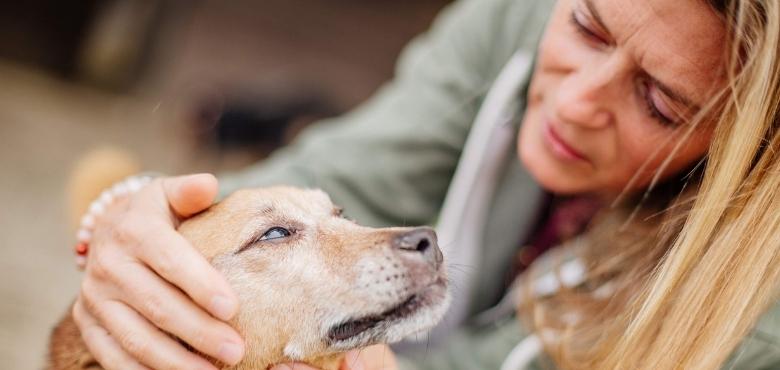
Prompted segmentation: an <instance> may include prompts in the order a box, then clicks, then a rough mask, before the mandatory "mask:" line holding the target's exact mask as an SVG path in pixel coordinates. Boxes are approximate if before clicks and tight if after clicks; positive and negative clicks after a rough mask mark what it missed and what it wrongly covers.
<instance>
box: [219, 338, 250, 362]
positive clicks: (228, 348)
mask: <svg viewBox="0 0 780 370" xmlns="http://www.w3.org/2000/svg"><path fill="white" fill-rule="evenodd" d="M218 355H219V359H220V360H222V361H223V362H226V363H228V364H231V365H235V364H237V363H238V362H239V361H241V358H242V357H244V349H243V348H242V347H241V346H240V345H238V344H235V343H233V342H225V343H222V346H220V347H219V354H218Z"/></svg>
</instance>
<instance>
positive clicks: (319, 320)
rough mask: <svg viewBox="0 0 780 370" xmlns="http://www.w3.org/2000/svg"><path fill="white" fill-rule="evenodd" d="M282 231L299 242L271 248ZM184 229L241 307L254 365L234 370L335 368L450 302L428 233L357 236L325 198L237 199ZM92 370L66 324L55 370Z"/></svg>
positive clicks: (270, 194) (270, 193) (53, 349)
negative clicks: (273, 234) (297, 364)
mask: <svg viewBox="0 0 780 370" xmlns="http://www.w3.org/2000/svg"><path fill="white" fill-rule="evenodd" d="M275 227H282V228H284V229H286V230H289V231H290V233H291V235H290V236H287V237H282V238H278V239H271V240H261V239H263V238H262V236H263V235H264V234H265V233H267V232H268V231H269V230H271V229H273V228H275ZM179 231H180V232H181V233H182V235H184V236H185V238H187V239H188V240H189V241H190V242H191V243H192V244H193V245H194V246H195V248H197V249H198V250H199V251H200V252H201V253H202V254H203V255H204V256H205V257H206V258H207V259H208V260H209V261H210V262H211V263H212V265H213V266H215V267H216V268H217V269H218V270H219V271H220V272H221V273H222V274H224V276H225V277H226V278H227V279H228V281H229V283H230V284H231V286H232V287H233V289H234V290H235V292H236V293H237V295H238V297H239V300H240V311H239V314H238V315H237V316H236V317H235V318H234V319H233V320H232V321H231V322H230V324H231V325H232V326H233V327H235V328H236V329H237V330H238V331H239V332H240V333H241V335H242V336H243V337H244V339H245V341H246V349H247V350H246V355H245V357H244V360H243V361H242V362H241V363H239V364H238V365H237V366H235V367H224V368H231V369H266V368H268V367H269V366H271V365H273V364H276V363H280V362H288V361H302V362H307V363H310V364H312V365H314V366H317V367H320V368H322V369H326V370H335V369H337V368H338V366H339V363H340V361H341V358H342V357H343V352H344V351H347V350H350V349H353V348H358V347H363V346H366V345H369V344H374V343H381V342H394V341H398V340H400V339H402V338H403V337H405V336H408V335H410V334H413V333H417V332H421V331H424V330H427V329H429V328H430V327H432V326H433V325H434V324H435V323H436V322H437V321H438V320H439V319H440V318H441V317H442V316H443V314H444V312H445V310H446V307H447V305H448V303H449V294H448V292H447V284H446V277H445V273H444V267H443V264H442V258H441V252H440V251H439V249H438V246H437V245H436V241H435V234H434V233H433V232H432V231H431V230H430V229H427V228H386V229H373V228H367V227H363V226H359V225H357V224H356V223H354V222H352V221H350V220H348V219H345V218H343V217H341V212H340V210H339V209H338V208H337V207H335V206H334V205H333V204H332V203H331V201H330V199H329V198H328V196H327V195H326V194H325V193H323V192H322V191H319V190H302V189H296V188H290V187H273V188H261V189H252V190H242V191H238V192H236V193H234V194H233V195H231V196H229V197H228V198H226V199H225V200H224V201H222V202H220V203H219V204H217V205H215V206H212V207H211V208H210V209H209V210H207V211H206V212H203V213H201V214H199V215H197V216H195V217H193V218H190V219H188V220H186V221H184V222H183V223H182V224H181V226H180V227H179ZM426 244H427V245H426ZM215 364H216V362H215ZM218 365H219V364H218ZM91 368H100V367H99V365H98V364H97V362H96V361H95V360H94V358H93V357H92V356H91V355H90V354H89V352H88V351H87V349H86V347H85V345H84V343H83V342H82V340H81V337H80V334H79V331H78V330H77V328H76V326H75V323H74V322H73V321H72V319H71V317H70V315H67V316H66V317H65V318H64V319H63V320H62V321H61V322H60V323H59V325H58V326H57V327H56V328H55V330H54V332H53V334H52V337H51V345H50V369H55V370H65V369H68V370H70V369H91Z"/></svg>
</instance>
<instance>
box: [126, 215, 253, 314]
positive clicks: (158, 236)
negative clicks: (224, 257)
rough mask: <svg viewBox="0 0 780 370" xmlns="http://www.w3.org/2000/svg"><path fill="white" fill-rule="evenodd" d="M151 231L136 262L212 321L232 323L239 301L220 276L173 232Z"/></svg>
mask: <svg viewBox="0 0 780 370" xmlns="http://www.w3.org/2000/svg"><path fill="white" fill-rule="evenodd" d="M139 228H140V229H143V228H144V227H143V226H141V227H139ZM153 231H155V232H156V233H155V234H154V237H150V238H146V239H144V240H142V241H141V243H140V245H138V253H139V255H138V259H140V260H141V261H142V262H144V263H146V264H147V265H148V266H149V267H151V268H152V270H154V271H155V272H156V273H157V274H158V275H159V276H161V277H162V278H163V279H165V280H166V281H168V282H170V283H171V284H173V285H174V286H176V287H178V288H179V289H181V290H183V291H184V292H185V293H186V294H187V295H188V296H189V297H190V298H192V299H193V300H194V301H195V302H196V303H197V304H198V305H200V306H201V307H203V308H204V309H206V310H208V311H209V312H210V313H211V314H212V315H214V316H215V317H217V318H219V319H221V320H229V319H231V318H232V317H233V316H234V315H235V314H236V312H237V311H238V298H237V297H236V296H235V293H233V290H232V289H231V287H230V285H228V283H227V281H226V280H225V278H224V277H223V276H222V274H220V273H219V272H218V271H217V270H216V269H215V268H214V267H213V266H211V264H209V262H208V261H207V260H206V259H205V258H204V257H203V255H201V254H200V253H198V251H196V250H195V248H193V247H192V245H190V243H189V242H188V241H187V240H186V239H184V237H182V236H181V234H179V233H178V232H176V231H175V230H173V229H168V228H164V227H155V228H154V230H153ZM149 232H150V233H151V232H152V230H150V231H149Z"/></svg>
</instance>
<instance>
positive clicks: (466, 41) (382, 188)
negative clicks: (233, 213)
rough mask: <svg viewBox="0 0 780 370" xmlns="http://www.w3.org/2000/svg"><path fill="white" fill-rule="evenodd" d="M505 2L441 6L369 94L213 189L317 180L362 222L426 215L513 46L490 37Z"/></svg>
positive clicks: (432, 214) (428, 218)
mask: <svg viewBox="0 0 780 370" xmlns="http://www.w3.org/2000/svg"><path fill="white" fill-rule="evenodd" d="M508 3H510V1H507V0H484V1H475V0H467V1H460V2H457V3H455V4H453V5H451V6H449V7H448V8H447V9H445V11H444V12H443V13H442V14H441V15H440V16H439V17H438V18H437V20H436V21H435V23H434V25H433V26H432V28H431V30H429V31H428V33H427V34H424V35H422V36H420V37H418V38H417V39H416V40H414V41H413V42H412V43H411V44H410V45H409V46H407V48H406V49H405V50H404V52H403V53H402V56H401V58H400V60H399V63H398V65H397V68H396V77H395V79H394V80H393V81H392V82H390V83H388V84H387V85H386V86H384V87H383V88H382V89H380V91H379V92H378V93H376V94H375V96H374V97H373V98H371V99H370V100H368V101H367V102H365V103H363V104H362V105H361V106H360V107H358V108H357V109H355V110H354V111H352V112H351V113H348V114H346V115H344V116H342V117H338V118H335V119H331V120H326V121H323V122H320V123H318V124H315V125H313V126H311V127H310V128H308V129H306V130H304V132H303V133H302V134H301V135H300V136H299V138H298V139H297V140H296V141H295V142H294V143H293V144H291V145H290V146H288V147H286V148H283V149H280V150H279V151H277V152H276V153H275V154H274V155H272V156H271V157H270V158H269V159H267V160H265V161H263V162H260V163H258V164H256V165H254V166H251V167H249V168H247V169H245V170H243V171H241V172H238V173H233V174H228V175H225V176H221V178H220V184H221V189H220V194H221V196H225V195H227V194H229V193H231V192H233V191H235V190H237V189H239V188H245V187H257V186H268V185H279V184H285V185H295V186H304V187H317V188H321V189H323V190H325V191H326V192H327V193H329V194H330V196H331V197H332V199H333V201H334V202H335V203H337V204H339V205H341V206H342V207H344V208H345V213H346V214H347V215H348V216H350V217H352V218H354V219H356V220H357V221H358V222H360V223H362V224H364V225H367V226H388V225H401V224H406V225H411V224H429V223H432V222H434V221H435V218H436V216H437V215H438V211H439V208H440V207H441V204H442V202H443V200H444V196H445V193H446V191H447V187H448V184H449V182H450V179H451V177H452V175H453V173H454V170H455V167H456V164H457V162H458V158H459V156H460V153H461V149H462V147H463V145H464V142H465V140H466V136H467V134H468V131H469V128H470V126H471V123H472V120H473V118H474V116H475V115H476V112H477V109H478V107H479V104H480V102H481V99H482V97H483V95H484V94H485V92H486V90H487V89H488V87H489V85H490V83H491V82H492V80H493V78H495V74H496V71H495V70H494V69H495V68H493V64H499V65H501V64H503V62H504V60H501V59H502V58H504V59H508V57H509V55H511V52H513V51H514V50H508V51H506V50H498V49H501V48H500V46H498V45H496V42H495V41H496V40H495V38H496V34H497V33H498V32H500V30H498V29H497V27H496V26H495V23H496V22H495V20H496V19H501V17H500V15H501V13H502V12H503V8H504V7H506V6H507V4H508ZM504 55H505V56H504ZM496 59H497V60H496Z"/></svg>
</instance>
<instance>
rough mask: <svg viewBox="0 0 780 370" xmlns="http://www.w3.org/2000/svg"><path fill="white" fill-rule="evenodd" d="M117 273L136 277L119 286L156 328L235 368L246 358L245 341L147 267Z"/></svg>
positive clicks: (135, 266)
mask: <svg viewBox="0 0 780 370" xmlns="http://www.w3.org/2000/svg"><path fill="white" fill-rule="evenodd" d="M117 269H118V270H119V271H117V273H118V274H122V275H126V276H133V277H134V279H133V280H132V282H128V284H127V285H122V286H119V288H120V289H122V290H124V291H125V292H127V293H128V297H129V302H128V303H129V304H130V306H132V307H133V308H134V309H135V310H136V311H137V312H138V313H140V314H141V315H142V316H144V317H146V318H147V320H149V321H151V322H152V323H153V324H154V325H156V326H158V327H160V328H161V329H163V330H164V331H166V332H168V333H171V334H173V335H175V336H176V337H178V338H179V339H181V340H183V341H184V342H186V343H188V344H189V345H191V346H192V347H194V348H195V349H197V350H198V351H200V352H202V353H205V354H207V355H209V356H211V357H214V358H218V359H220V360H221V361H223V362H225V363H227V364H231V365H234V364H236V363H237V362H238V361H240V360H241V358H242V357H243V351H244V349H243V340H242V339H241V337H240V336H239V335H238V333H236V332H235V330H233V328H231V327H230V326H228V325H227V324H225V323H224V322H222V321H220V320H217V319H215V318H213V317H211V316H210V315H208V314H207V313H206V312H204V311H203V310H202V309H200V308H199V307H197V306H196V305H195V304H193V302H192V301H191V300H190V299H189V298H188V297H187V296H185V295H184V294H183V293H182V292H181V291H179V290H178V289H176V288H174V287H173V286H171V285H170V284H168V283H166V282H164V281H160V278H159V276H157V275H155V274H154V273H153V272H151V271H149V270H148V268H147V267H146V266H143V265H140V264H136V263H129V264H123V265H122V266H118V267H117Z"/></svg>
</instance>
